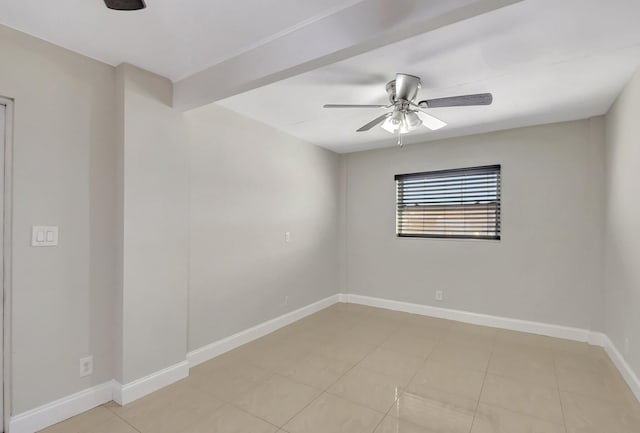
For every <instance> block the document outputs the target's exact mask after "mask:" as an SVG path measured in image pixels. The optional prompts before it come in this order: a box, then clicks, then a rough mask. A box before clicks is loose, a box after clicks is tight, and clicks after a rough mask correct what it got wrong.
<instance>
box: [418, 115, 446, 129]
mask: <svg viewBox="0 0 640 433" xmlns="http://www.w3.org/2000/svg"><path fill="white" fill-rule="evenodd" d="M416 112H417V113H418V116H420V120H422V124H423V125H424V126H426V127H427V128H429V129H430V130H432V131H435V130H438V129H440V128H444V127H445V126H447V123H446V122H443V121H442V120H440V119H438V118H437V117H433V116H432V115H431V114H427V113H425V112H424V111H422V110H416Z"/></svg>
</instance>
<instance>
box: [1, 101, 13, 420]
mask: <svg viewBox="0 0 640 433" xmlns="http://www.w3.org/2000/svg"><path fill="white" fill-rule="evenodd" d="M0 104H1V105H4V106H5V116H4V123H5V125H4V135H5V136H4V149H2V148H0V151H2V152H3V155H4V158H3V162H4V164H3V165H4V166H3V167H0V170H1V171H2V174H3V177H4V200H3V203H0V205H2V212H3V215H4V217H3V224H2V225H3V227H2V232H3V237H2V239H3V245H2V260H3V261H2V266H3V270H4V272H3V281H2V292H3V293H2V295H3V302H2V308H3V315H2V319H3V320H2V322H3V323H2V328H3V329H2V340H3V341H2V346H1V349H2V354H1V356H2V380H3V383H2V397H3V398H2V401H3V403H4V407H2V408H0V410H2V413H3V421H4V426H2V427H4V430H3V431H4V432H7V433H8V432H9V423H10V421H11V396H12V392H11V371H12V370H11V358H12V357H11V305H12V301H11V289H12V284H11V283H12V273H11V270H12V267H11V258H12V249H11V245H12V243H11V242H12V227H13V226H12V217H13V194H12V192H13V184H12V178H13V177H12V174H13V170H12V169H13V114H14V111H13V110H14V104H13V99H11V98H7V97H3V96H0ZM0 147H1V146H0Z"/></svg>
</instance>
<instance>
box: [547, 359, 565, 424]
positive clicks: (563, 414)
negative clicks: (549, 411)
mask: <svg viewBox="0 0 640 433" xmlns="http://www.w3.org/2000/svg"><path fill="white" fill-rule="evenodd" d="M551 353H552V357H553V375H554V376H555V378H556V389H557V391H558V400H559V401H560V412H562V425H563V426H564V431H565V432H568V431H569V427H568V426H567V416H566V414H565V410H564V404H563V403H562V394H561V393H560V376H558V365H557V364H556V352H555V350H553V349H552V350H551Z"/></svg>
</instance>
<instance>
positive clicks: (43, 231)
mask: <svg viewBox="0 0 640 433" xmlns="http://www.w3.org/2000/svg"><path fill="white" fill-rule="evenodd" d="M57 245H58V227H57V226H33V227H32V228H31V246H32V247H55V246H57Z"/></svg>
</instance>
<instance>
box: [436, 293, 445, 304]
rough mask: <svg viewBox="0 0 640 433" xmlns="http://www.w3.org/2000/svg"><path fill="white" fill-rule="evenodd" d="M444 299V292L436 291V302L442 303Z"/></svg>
mask: <svg viewBox="0 0 640 433" xmlns="http://www.w3.org/2000/svg"><path fill="white" fill-rule="evenodd" d="M443 299H444V293H443V292H442V290H436V301H442V300H443Z"/></svg>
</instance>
